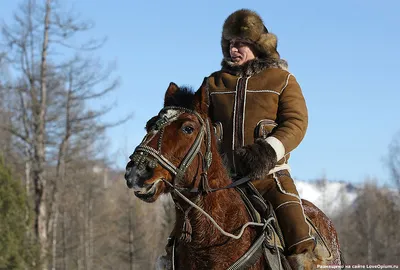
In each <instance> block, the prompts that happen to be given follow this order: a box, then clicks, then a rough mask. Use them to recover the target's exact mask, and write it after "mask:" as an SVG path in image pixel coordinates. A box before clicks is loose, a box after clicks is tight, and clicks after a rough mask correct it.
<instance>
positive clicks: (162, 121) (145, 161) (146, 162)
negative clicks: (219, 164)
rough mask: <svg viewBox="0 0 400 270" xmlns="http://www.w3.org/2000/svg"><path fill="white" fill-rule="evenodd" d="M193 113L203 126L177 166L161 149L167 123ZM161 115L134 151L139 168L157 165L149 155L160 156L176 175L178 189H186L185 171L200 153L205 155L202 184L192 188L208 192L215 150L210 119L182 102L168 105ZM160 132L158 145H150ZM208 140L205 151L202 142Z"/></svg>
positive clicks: (192, 190)
mask: <svg viewBox="0 0 400 270" xmlns="http://www.w3.org/2000/svg"><path fill="white" fill-rule="evenodd" d="M183 113H190V114H193V115H195V116H196V117H197V119H198V120H199V123H200V130H199V132H198V134H197V136H196V139H195V140H194V143H193V144H192V146H191V147H190V149H189V150H188V152H187V153H186V155H185V157H184V158H183V159H182V161H181V163H180V164H179V165H178V166H175V165H174V164H173V163H172V162H171V161H170V160H169V159H168V158H166V157H165V156H164V155H163V153H162V152H161V148H162V139H163V134H164V130H165V127H166V126H168V125H169V124H171V123H172V122H173V121H175V120H176V119H177V118H178V117H179V116H180V115H181V114H183ZM158 116H159V119H158V120H157V121H156V122H155V124H153V125H152V126H151V129H150V131H149V132H148V133H147V134H146V136H145V137H144V138H143V140H142V142H141V143H140V144H139V145H138V146H137V147H136V149H135V151H134V153H133V154H132V155H131V157H130V158H131V159H132V160H133V161H134V162H135V164H137V166H138V167H139V168H144V167H145V166H149V167H151V168H154V167H156V166H157V163H156V162H155V161H154V160H152V159H151V158H149V156H151V157H153V158H154V159H156V160H157V161H158V162H159V164H161V166H163V167H164V168H165V169H166V170H168V171H169V172H170V173H171V174H172V175H173V176H174V185H173V186H174V187H175V188H178V189H185V188H182V187H180V184H181V183H182V181H183V178H184V175H185V173H186V170H187V169H188V167H189V166H190V165H191V164H192V162H193V160H194V159H195V157H196V156H197V155H199V156H200V157H201V162H202V172H201V183H200V186H199V188H195V187H194V188H192V189H191V190H190V191H191V192H195V191H204V192H208V191H209V190H210V188H209V186H208V178H207V171H208V169H209V168H210V165H211V162H212V152H211V133H210V124H209V121H208V119H205V120H204V119H203V118H202V117H201V115H200V114H199V113H197V112H196V111H194V110H190V109H187V108H184V107H178V106H166V107H164V108H163V109H161V111H160V112H159V114H158ZM157 134H160V136H159V138H158V142H157V149H155V148H153V147H151V146H149V145H148V144H149V143H150V142H151V141H152V139H153V138H154V137H155V136H156V135H157ZM203 140H204V141H205V144H206V150H205V153H204V154H202V153H201V152H200V148H201V143H202V142H203Z"/></svg>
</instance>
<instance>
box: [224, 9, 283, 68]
mask: <svg viewBox="0 0 400 270" xmlns="http://www.w3.org/2000/svg"><path fill="white" fill-rule="evenodd" d="M232 39H242V40H245V41H250V42H251V43H253V44H254V45H255V48H256V49H257V50H258V52H259V53H260V54H261V55H260V56H259V57H260V58H271V59H276V60H278V59H280V56H279V53H278V51H277V45H278V39H277V37H276V36H275V35H274V34H272V33H269V32H268V30H267V28H266V27H265V26H264V23H263V21H262V19H261V17H260V16H259V15H258V14H257V13H255V12H254V11H251V10H248V9H240V10H237V11H235V12H234V13H232V14H231V15H229V17H228V18H227V19H226V20H225V23H224V26H223V29H222V38H221V47H222V53H223V55H224V57H225V58H230V53H229V46H230V41H231V40H232Z"/></svg>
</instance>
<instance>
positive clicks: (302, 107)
mask: <svg viewBox="0 0 400 270" xmlns="http://www.w3.org/2000/svg"><path fill="white" fill-rule="evenodd" d="M222 66H223V67H222V69H221V70H220V71H217V72H214V73H212V74H211V75H210V76H209V77H208V78H207V85H208V87H207V90H208V93H206V94H208V96H209V106H210V116H211V119H212V121H213V122H214V123H218V122H220V124H219V126H222V133H223V135H222V143H221V147H222V148H221V151H222V152H223V153H225V154H226V155H227V158H228V162H229V165H230V166H231V167H234V155H233V152H234V150H235V149H237V148H239V147H241V146H244V145H249V144H252V143H254V140H255V139H256V138H258V137H264V138H265V139H266V140H267V142H269V143H270V145H271V146H272V148H273V149H274V150H275V152H276V155H277V159H278V165H281V164H283V163H287V160H288V158H289V153H290V152H291V151H292V150H293V149H295V148H296V147H297V146H298V145H299V144H300V142H301V141H302V139H303V137H304V135H305V133H306V129H307V125H308V113H307V107H306V103H305V100H304V97H303V94H302V91H301V88H300V86H299V84H298V83H297V81H296V79H295V77H294V76H293V75H292V74H291V73H289V72H288V71H286V70H285V67H284V66H283V65H282V60H281V61H280V62H279V61H278V62H276V61H275V60H260V59H255V60H252V61H250V62H248V63H246V64H245V65H244V66H242V67H240V68H238V67H234V66H231V65H230V64H229V62H227V61H226V60H224V61H223V63H222ZM232 165H233V166H232Z"/></svg>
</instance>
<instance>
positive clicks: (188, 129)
mask: <svg viewBox="0 0 400 270" xmlns="http://www.w3.org/2000/svg"><path fill="white" fill-rule="evenodd" d="M182 131H183V133H186V134H192V133H193V131H194V128H192V127H191V126H184V127H183V128H182Z"/></svg>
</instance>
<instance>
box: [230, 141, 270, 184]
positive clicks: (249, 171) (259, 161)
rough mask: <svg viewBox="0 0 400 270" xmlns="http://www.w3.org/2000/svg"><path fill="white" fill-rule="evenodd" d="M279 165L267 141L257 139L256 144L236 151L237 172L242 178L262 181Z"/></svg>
mask: <svg viewBox="0 0 400 270" xmlns="http://www.w3.org/2000/svg"><path fill="white" fill-rule="evenodd" d="M276 163H277V160H276V153H275V150H274V149H273V148H272V146H271V145H270V144H269V143H267V142H266V141H265V139H262V138H259V139H256V141H255V143H254V144H251V145H246V146H244V147H241V148H239V149H236V150H235V165H236V170H237V172H238V173H239V174H240V175H241V176H249V177H250V178H251V179H262V178H264V177H266V176H267V175H268V172H269V171H270V170H271V169H272V168H274V167H275V165H276Z"/></svg>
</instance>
